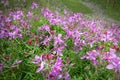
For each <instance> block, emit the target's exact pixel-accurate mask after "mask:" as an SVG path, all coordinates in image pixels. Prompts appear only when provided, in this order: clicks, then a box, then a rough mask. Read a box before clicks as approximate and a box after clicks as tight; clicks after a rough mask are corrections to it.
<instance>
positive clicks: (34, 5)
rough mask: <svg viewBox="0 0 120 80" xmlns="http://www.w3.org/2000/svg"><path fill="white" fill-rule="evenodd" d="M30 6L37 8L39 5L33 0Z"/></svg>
mask: <svg viewBox="0 0 120 80" xmlns="http://www.w3.org/2000/svg"><path fill="white" fill-rule="evenodd" d="M31 8H32V9H35V8H39V5H38V4H37V3H35V2H33V3H32V6H31Z"/></svg>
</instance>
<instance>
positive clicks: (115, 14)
mask: <svg viewBox="0 0 120 80" xmlns="http://www.w3.org/2000/svg"><path fill="white" fill-rule="evenodd" d="M89 1H91V2H94V3H95V4H96V5H99V6H100V7H101V8H102V10H104V11H105V14H106V15H108V16H109V17H111V18H112V19H114V20H118V21H120V0H116V4H115V6H113V0H109V3H108V4H107V2H106V1H107V0H89Z"/></svg>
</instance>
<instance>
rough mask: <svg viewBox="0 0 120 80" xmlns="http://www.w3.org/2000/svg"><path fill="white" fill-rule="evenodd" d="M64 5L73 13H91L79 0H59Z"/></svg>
mask: <svg viewBox="0 0 120 80" xmlns="http://www.w3.org/2000/svg"><path fill="white" fill-rule="evenodd" d="M61 1H62V3H63V4H64V5H66V6H67V7H68V8H69V9H70V10H71V11H73V12H76V13H78V12H81V13H84V14H89V13H92V10H90V9H89V8H88V7H87V6H85V5H83V4H82V3H81V2H80V1H79V0H61Z"/></svg>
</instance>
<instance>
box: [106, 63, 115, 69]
mask: <svg viewBox="0 0 120 80" xmlns="http://www.w3.org/2000/svg"><path fill="white" fill-rule="evenodd" d="M106 68H107V69H113V68H114V66H113V65H112V64H109V65H107V67H106Z"/></svg>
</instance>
